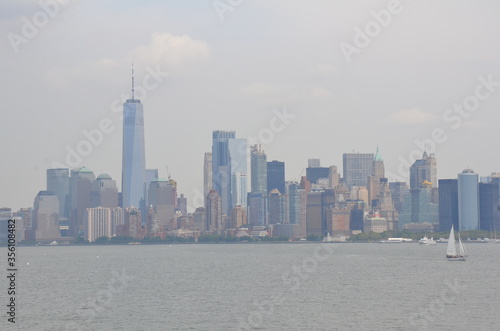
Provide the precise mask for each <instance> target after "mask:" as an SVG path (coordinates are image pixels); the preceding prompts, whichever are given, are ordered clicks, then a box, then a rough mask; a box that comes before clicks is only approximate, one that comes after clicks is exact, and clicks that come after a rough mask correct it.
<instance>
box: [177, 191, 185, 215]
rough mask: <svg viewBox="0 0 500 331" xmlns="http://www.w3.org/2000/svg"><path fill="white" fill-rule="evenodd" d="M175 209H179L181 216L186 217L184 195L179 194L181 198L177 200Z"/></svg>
mask: <svg viewBox="0 0 500 331" xmlns="http://www.w3.org/2000/svg"><path fill="white" fill-rule="evenodd" d="M177 209H179V211H180V212H181V214H182V215H184V216H186V215H187V198H186V197H185V196H184V194H181V196H180V197H178V198H177Z"/></svg>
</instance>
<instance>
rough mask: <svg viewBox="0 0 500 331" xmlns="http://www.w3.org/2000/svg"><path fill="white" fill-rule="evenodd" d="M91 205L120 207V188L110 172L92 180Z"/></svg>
mask: <svg viewBox="0 0 500 331" xmlns="http://www.w3.org/2000/svg"><path fill="white" fill-rule="evenodd" d="M90 194H91V206H92V207H107V208H116V207H118V188H117V187H116V181H115V180H113V179H112V178H111V176H110V175H108V174H101V175H99V176H97V178H96V180H95V181H94V182H92V191H91V192H90Z"/></svg>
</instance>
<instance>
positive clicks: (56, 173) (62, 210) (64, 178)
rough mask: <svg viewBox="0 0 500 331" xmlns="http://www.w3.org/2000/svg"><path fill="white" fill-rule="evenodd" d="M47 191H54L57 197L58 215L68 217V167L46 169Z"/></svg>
mask: <svg viewBox="0 0 500 331" xmlns="http://www.w3.org/2000/svg"><path fill="white" fill-rule="evenodd" d="M47 191H50V192H54V194H55V195H56V196H57V198H58V199H59V217H60V218H62V217H69V208H70V195H69V169H68V168H59V169H47Z"/></svg>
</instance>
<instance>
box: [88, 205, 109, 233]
mask: <svg viewBox="0 0 500 331" xmlns="http://www.w3.org/2000/svg"><path fill="white" fill-rule="evenodd" d="M85 223H86V224H85V225H86V226H85V239H86V240H88V241H89V242H93V241H95V240H96V239H97V238H100V237H108V238H110V237H112V236H113V226H112V218H111V208H103V207H96V208H87V210H86V222H85Z"/></svg>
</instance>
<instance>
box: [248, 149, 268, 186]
mask: <svg viewBox="0 0 500 331" xmlns="http://www.w3.org/2000/svg"><path fill="white" fill-rule="evenodd" d="M250 169H251V170H250V171H251V173H252V175H251V177H252V178H251V180H252V187H251V190H252V193H259V192H260V193H263V194H266V195H267V156H266V153H265V152H264V148H263V147H262V145H254V146H252V150H251V154H250Z"/></svg>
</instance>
